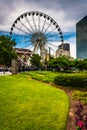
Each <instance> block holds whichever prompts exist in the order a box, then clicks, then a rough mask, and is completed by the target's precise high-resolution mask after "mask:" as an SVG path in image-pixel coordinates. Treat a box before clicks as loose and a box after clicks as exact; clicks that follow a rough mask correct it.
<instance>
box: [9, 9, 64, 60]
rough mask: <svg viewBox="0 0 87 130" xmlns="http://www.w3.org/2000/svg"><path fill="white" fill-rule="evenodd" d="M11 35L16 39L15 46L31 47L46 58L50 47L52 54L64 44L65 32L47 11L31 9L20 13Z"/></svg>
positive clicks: (19, 47) (32, 50)
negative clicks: (63, 32)
mask: <svg viewBox="0 0 87 130" xmlns="http://www.w3.org/2000/svg"><path fill="white" fill-rule="evenodd" d="M10 36H11V38H12V39H15V40H16V43H17V44H16V46H15V48H18V49H19V50H20V49H21V48H23V49H29V50H31V52H32V53H31V55H32V54H34V53H36V54H37V53H38V54H39V55H40V56H41V58H42V59H43V60H45V58H46V55H47V53H49V48H50V50H51V53H52V54H51V55H54V54H55V53H56V50H57V49H58V45H59V44H61V43H62V44H63V34H62V31H61V29H60V27H59V25H58V24H57V22H56V21H55V20H54V19H53V18H52V17H50V16H48V15H47V14H45V13H42V12H38V11H30V12H26V13H24V14H22V15H20V16H19V17H18V18H17V19H16V20H15V21H14V23H13V24H12V27H11V30H10Z"/></svg>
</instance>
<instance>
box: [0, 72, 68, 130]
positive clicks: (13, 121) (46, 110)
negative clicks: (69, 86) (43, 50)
mask: <svg viewBox="0 0 87 130" xmlns="http://www.w3.org/2000/svg"><path fill="white" fill-rule="evenodd" d="M44 73H45V72H44ZM68 111H69V99H68V96H67V95H66V93H65V92H64V91H63V90H60V89H58V88H55V87H52V86H51V85H49V84H45V83H42V82H39V81H36V80H32V79H31V78H30V76H29V75H28V74H18V75H14V76H0V130H65V128H66V122H67V116H68Z"/></svg>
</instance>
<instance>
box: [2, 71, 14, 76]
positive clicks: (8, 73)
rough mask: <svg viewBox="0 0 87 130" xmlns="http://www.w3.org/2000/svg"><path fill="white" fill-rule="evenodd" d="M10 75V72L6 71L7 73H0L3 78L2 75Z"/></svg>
mask: <svg viewBox="0 0 87 130" xmlns="http://www.w3.org/2000/svg"><path fill="white" fill-rule="evenodd" d="M11 74H12V73H11V72H9V71H7V72H5V74H4V73H3V72H0V76H4V75H11Z"/></svg>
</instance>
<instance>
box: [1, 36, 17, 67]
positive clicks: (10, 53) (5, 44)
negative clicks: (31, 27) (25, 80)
mask: <svg viewBox="0 0 87 130" xmlns="http://www.w3.org/2000/svg"><path fill="white" fill-rule="evenodd" d="M15 45H16V42H15V40H12V39H11V38H10V37H7V36H4V35H3V36H0V64H2V65H5V66H8V67H9V66H11V60H12V59H15V58H17V55H16V52H15V50H14V48H13V47H14V46H15Z"/></svg>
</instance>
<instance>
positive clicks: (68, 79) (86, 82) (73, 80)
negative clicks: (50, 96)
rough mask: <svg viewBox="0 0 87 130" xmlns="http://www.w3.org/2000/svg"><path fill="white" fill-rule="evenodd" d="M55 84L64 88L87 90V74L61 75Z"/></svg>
mask: <svg viewBox="0 0 87 130" xmlns="http://www.w3.org/2000/svg"><path fill="white" fill-rule="evenodd" d="M54 83H55V84H58V85H62V86H71V87H74V88H76V87H77V88H79V89H80V88H81V89H82V88H85V89H87V74H80V73H78V74H61V75H58V76H57V77H55V78H54Z"/></svg>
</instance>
